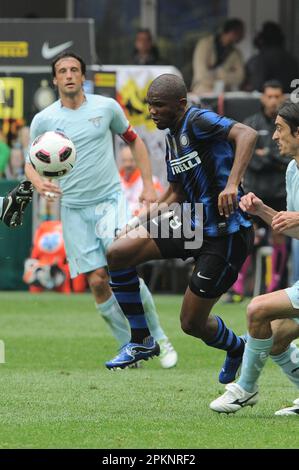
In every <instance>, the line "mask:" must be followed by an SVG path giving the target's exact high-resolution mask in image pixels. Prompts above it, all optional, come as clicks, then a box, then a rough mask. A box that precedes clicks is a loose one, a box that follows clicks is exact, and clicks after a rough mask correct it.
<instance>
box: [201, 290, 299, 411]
mask: <svg viewBox="0 0 299 470" xmlns="http://www.w3.org/2000/svg"><path fill="white" fill-rule="evenodd" d="M298 315H299V310H297V309H294V307H293V305H292V302H291V300H290V298H289V296H288V295H287V292H286V290H280V291H276V292H272V293H271V294H265V295H261V296H258V297H256V298H254V299H253V300H252V301H251V303H250V304H249V305H248V309H247V323H248V332H249V334H248V337H247V343H246V346H245V351H244V356H243V364H242V369H241V375H240V378H239V379H238V381H237V382H236V383H234V384H229V385H228V386H227V387H226V388H227V391H226V392H225V393H224V394H223V395H222V396H221V397H219V398H218V399H216V400H214V401H213V402H212V403H211V404H210V408H211V409H212V410H214V411H218V412H220V413H221V412H224V413H234V412H236V411H238V410H239V409H241V408H242V407H244V406H248V405H254V404H255V403H256V402H257V395H258V386H257V381H258V379H259V376H260V374H261V372H262V370H263V367H264V365H265V362H266V360H267V358H268V356H269V354H270V351H271V349H272V346H273V334H272V329H271V322H272V321H273V320H275V319H283V318H290V317H296V316H298Z"/></svg>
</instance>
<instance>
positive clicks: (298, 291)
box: [285, 281, 299, 323]
mask: <svg viewBox="0 0 299 470" xmlns="http://www.w3.org/2000/svg"><path fill="white" fill-rule="evenodd" d="M285 292H286V294H287V296H288V297H289V299H290V301H291V304H292V305H293V307H294V308H298V309H299V281H297V282H295V284H293V285H292V287H288V288H287V289H285ZM290 318H291V319H292V320H295V322H297V323H299V317H290Z"/></svg>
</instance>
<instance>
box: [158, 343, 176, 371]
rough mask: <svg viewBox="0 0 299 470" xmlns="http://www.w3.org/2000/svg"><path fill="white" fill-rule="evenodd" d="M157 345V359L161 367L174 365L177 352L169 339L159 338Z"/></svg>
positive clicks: (166, 367) (165, 367)
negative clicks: (158, 351)
mask: <svg viewBox="0 0 299 470" xmlns="http://www.w3.org/2000/svg"><path fill="white" fill-rule="evenodd" d="M159 346H160V355H159V359H160V364H161V366H162V367H163V369H170V368H171V367H174V366H175V365H176V363H177V362H178V354H177V352H176V351H175V349H174V347H173V346H172V344H171V343H170V341H169V340H168V339H167V338H165V339H161V340H160V341H159Z"/></svg>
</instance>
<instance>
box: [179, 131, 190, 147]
mask: <svg viewBox="0 0 299 470" xmlns="http://www.w3.org/2000/svg"><path fill="white" fill-rule="evenodd" d="M180 142H181V145H182V146H183V147H186V146H187V145H188V144H189V139H188V136H187V135H186V134H182V135H181V137H180Z"/></svg>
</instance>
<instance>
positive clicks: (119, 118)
mask: <svg viewBox="0 0 299 470" xmlns="http://www.w3.org/2000/svg"><path fill="white" fill-rule="evenodd" d="M111 107H112V120H111V124H110V128H111V130H112V132H113V133H114V134H119V135H120V136H122V134H124V133H125V132H126V131H127V130H128V128H129V125H130V124H129V121H128V119H127V118H126V115H125V113H124V112H123V110H122V108H121V106H120V105H119V104H118V102H117V101H116V100H114V99H111Z"/></svg>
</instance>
